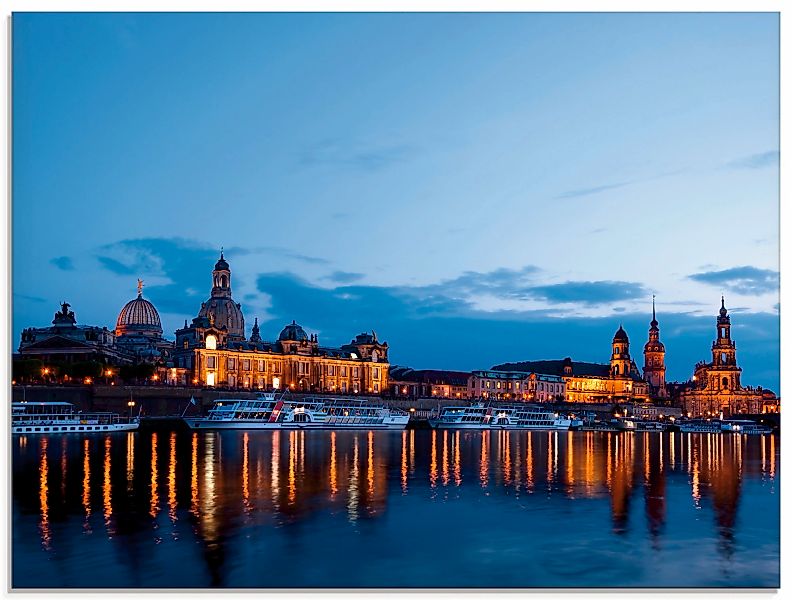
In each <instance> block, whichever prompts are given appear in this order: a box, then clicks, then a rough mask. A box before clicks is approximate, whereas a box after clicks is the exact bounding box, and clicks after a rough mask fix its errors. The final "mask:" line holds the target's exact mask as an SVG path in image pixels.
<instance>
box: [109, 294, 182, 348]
mask: <svg viewBox="0 0 792 600" xmlns="http://www.w3.org/2000/svg"><path fill="white" fill-rule="evenodd" d="M115 336H116V345H117V346H118V347H119V348H120V349H121V350H122V351H124V352H127V353H128V354H131V355H134V357H135V358H136V360H137V361H146V362H150V361H155V360H158V359H160V358H165V357H166V356H168V355H169V354H170V353H171V351H172V350H173V342H169V341H168V340H166V339H164V338H163V337H162V324H161V323H160V316H159V313H158V312H157V309H156V308H155V307H154V305H153V304H152V303H151V302H149V301H148V300H146V299H145V298H143V282H142V281H141V280H140V279H138V294H137V298H134V299H132V300H130V301H129V302H127V303H126V304H125V305H124V307H123V308H122V309H121V312H119V313H118V319H117V320H116V328H115Z"/></svg>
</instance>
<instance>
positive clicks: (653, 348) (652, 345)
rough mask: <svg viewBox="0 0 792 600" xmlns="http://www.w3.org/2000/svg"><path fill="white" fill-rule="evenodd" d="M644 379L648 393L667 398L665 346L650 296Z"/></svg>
mask: <svg viewBox="0 0 792 600" xmlns="http://www.w3.org/2000/svg"><path fill="white" fill-rule="evenodd" d="M643 373H644V379H645V380H646V382H647V383H648V384H649V389H650V393H651V395H652V396H653V397H656V398H665V397H667V395H668V394H667V392H666V388H665V373H666V368H665V346H663V342H661V341H660V328H659V327H658V323H657V312H656V309H655V296H654V294H652V321H651V322H650V323H649V341H648V342H646V344H645V345H644V368H643Z"/></svg>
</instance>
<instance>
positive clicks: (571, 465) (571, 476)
mask: <svg viewBox="0 0 792 600" xmlns="http://www.w3.org/2000/svg"><path fill="white" fill-rule="evenodd" d="M566 445H567V447H566V453H567V472H566V480H567V487H568V489H569V491H570V493H571V492H572V488H573V487H574V485H575V448H574V444H573V443H572V432H571V431H568V432H567V443H566Z"/></svg>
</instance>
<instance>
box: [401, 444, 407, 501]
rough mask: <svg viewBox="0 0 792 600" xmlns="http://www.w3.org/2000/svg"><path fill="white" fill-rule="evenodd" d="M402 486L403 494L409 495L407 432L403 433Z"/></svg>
mask: <svg viewBox="0 0 792 600" xmlns="http://www.w3.org/2000/svg"><path fill="white" fill-rule="evenodd" d="M401 485H402V494H406V493H407V431H406V430H405V431H402V451H401Z"/></svg>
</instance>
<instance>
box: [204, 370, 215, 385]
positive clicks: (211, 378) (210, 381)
mask: <svg viewBox="0 0 792 600" xmlns="http://www.w3.org/2000/svg"><path fill="white" fill-rule="evenodd" d="M214 384H215V374H214V373H207V374H206V385H214Z"/></svg>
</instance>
